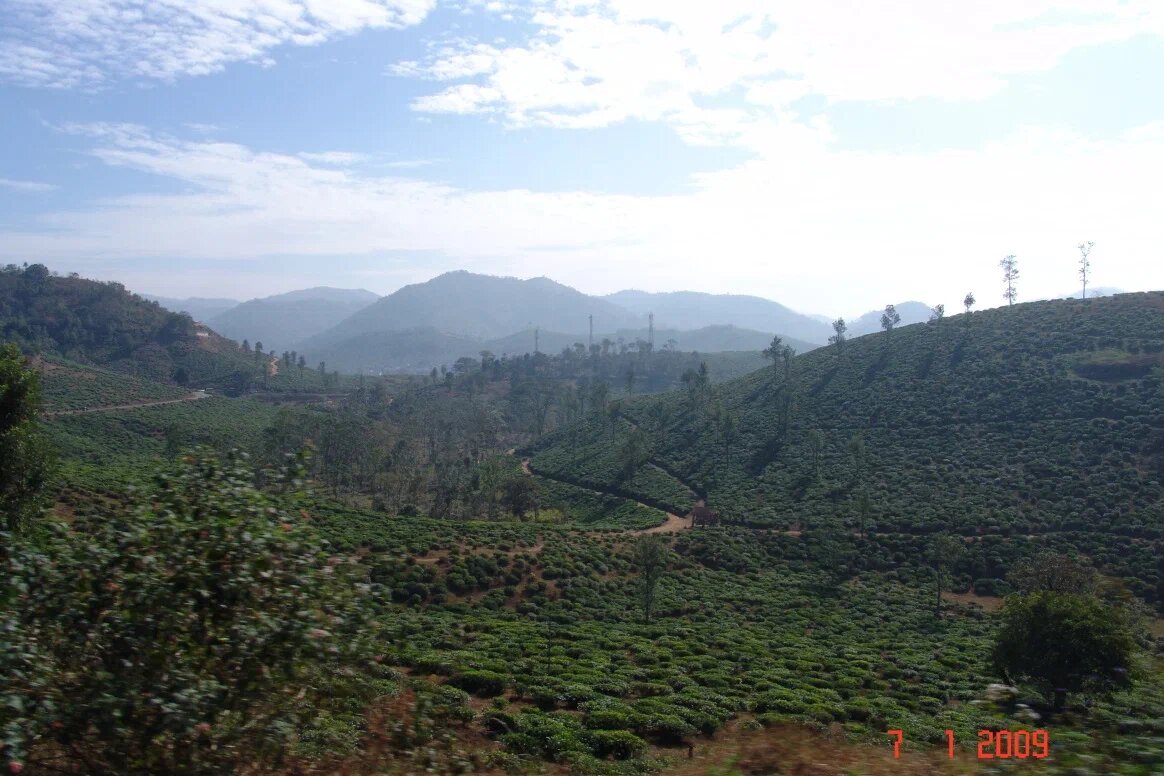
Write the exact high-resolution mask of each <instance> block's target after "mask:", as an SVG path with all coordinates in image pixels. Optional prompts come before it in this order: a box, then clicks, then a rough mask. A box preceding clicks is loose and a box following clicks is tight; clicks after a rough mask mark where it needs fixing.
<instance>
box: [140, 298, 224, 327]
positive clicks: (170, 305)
mask: <svg viewBox="0 0 1164 776" xmlns="http://www.w3.org/2000/svg"><path fill="white" fill-rule="evenodd" d="M138 296H140V297H141V298H143V299H148V300H149V301H151V302H157V303H158V304H160V305H161V306H162V307H164V308H166V309H167V310H169V311H170V312H172V313H187V314H189V316H190V317H191V318H193V319H194V320H196V321H207V320H210V319H211V318H213V317H215V316H216V315H221V314H222V313H224V312H226V311H227V310H230V309H233V308H235V307H238V306H239V305H240V304H242V302H240V301H239V300H237V299H217V298H203V297H198V296H192V297H190V298H188V299H174V298H172V297H165V296H154V295H153V294H138Z"/></svg>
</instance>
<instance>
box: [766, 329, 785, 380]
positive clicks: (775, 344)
mask: <svg viewBox="0 0 1164 776" xmlns="http://www.w3.org/2000/svg"><path fill="white" fill-rule="evenodd" d="M783 355H784V340H782V339H781V338H780V336H779V335H777V336H775V337H773V338H772V343H771V344H770V345H768V347H766V348H764V358H769V359H771V360H772V371H773V372H775V371H776V368H777V366H778V365H779V364H780V359H781V358H782V357H783Z"/></svg>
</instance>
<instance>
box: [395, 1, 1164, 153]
mask: <svg viewBox="0 0 1164 776" xmlns="http://www.w3.org/2000/svg"><path fill="white" fill-rule="evenodd" d="M476 5H477V6H478V7H481V4H480V3H478V4H476ZM488 7H489V6H488V5H485V6H484V8H485V9H486V10H488ZM526 16H527V17H528V18H527V21H528V22H529V23H530V24H531V25H532V26H533V28H534V32H533V34H532V35H531V36H530V37H529V38H528V39H527V40H525V41H523V42H518V43H512V44H509V45H504V46H496V45H493V44H483V43H480V42H477V41H474V40H462V41H460V42H459V43H457V44H455V45H451V46H444V47H441V48H439V49H436V50H435V51H434V53H433V54H432V55H431V56H430V57H429V58H428V59H427V60H426V61H424V62H408V63H404V64H403V65H402V66H400V67H399V68H398V72H400V73H406V74H411V75H424V76H427V77H429V78H433V79H436V80H441V81H446V80H457V81H469V82H468V83H457V84H453V85H451V86H448V87H445V88H443V89H441V90H438V91H436V92H434V93H432V94H429V95H425V96H423V97H421V98H419V99H417V100H416V101H415V102H414V103H413V107H414V109H415V110H418V111H422V112H432V113H492V114H497V115H500V116H503V117H504V118H505V119H506V120H507V122H508V123H510V124H511V125H513V126H526V125H530V124H538V125H548V126H556V127H592V126H604V125H607V124H612V123H616V122H620V121H626V120H646V121H657V120H663V121H668V122H670V123H672V124H673V125H675V126H677V127H678V128H679V129H680V130H681V131H683V132H685V133H686V135H687V136H689V137H691V138H692V139H694V140H696V141H702V142H707V140H708V135H707V133H706V132H703V131H701V130H700V129H699V127H700V126H702V125H703V124H705V123H706V120H707V118H708V116H707V114H703V115H702V116H701V120H699V121H696V127H695V129H694V130H693V131H689V130H688V127H687V119H688V118H689V117H691V116H692V115H693V113H695V112H698V109H699V108H700V107H701V106H702V105H704V104H705V103H704V102H703V101H705V100H708V99H722V98H729V99H730V98H732V97H734V96H735V95H736V93H737V92H738V91H740V90H743V91H744V93H745V96H746V99H745V101H743V102H742V103H740V104H739V106H738V110H739V111H741V112H745V113H747V114H748V115H749V116H750V118H749V120H750V121H753V122H756V121H760V122H763V121H767V120H769V118H770V115H769V114H770V113H771V112H773V111H775V112H779V111H782V110H783V109H784V108H785V107H786V106H787V105H788V104H790V103H791V102H793V101H795V100H796V99H798V98H800V97H802V96H805V95H807V94H817V95H822V96H824V97H826V98H828V99H829V100H833V101H837V100H863V101H868V100H878V101H885V100H908V99H915V98H921V97H936V98H941V99H946V100H974V99H979V98H983V97H987V96H989V95H991V94H993V93H994V92H996V91H998V90H999V89H1000V88H1001V87H1002V86H1003V85H1004V84H1005V83H1006V80H1007V79H1008V78H1009V77H1011V76H1013V75H1015V74H1019V73H1029V72H1037V71H1043V70H1047V69H1050V68H1052V67H1053V66H1055V64H1056V63H1058V62H1059V61H1060V60H1061V59H1062V57H1063V56H1064V55H1066V54H1067V53H1068V52H1070V51H1072V50H1074V49H1077V48H1080V47H1084V46H1093V45H1097V44H1101V43H1105V42H1111V41H1120V40H1125V39H1128V38H1131V37H1133V36H1135V35H1138V34H1155V35H1164V7H1162V6H1161V4H1160V3H1159V2H1158V1H1157V0H978V1H977V2H973V3H962V4H959V5H952V4H950V3H937V2H933V0H902V1H901V2H896V3H892V4H887V3H854V2H852V0H816V1H815V2H811V3H809V2H803V1H802V0H716V1H715V2H675V0H618V1H617V2H616V1H614V0H585V1H583V0H543V1H542V2H537V3H534V4H532V5H530V6H528V7H527V9H526ZM721 117H722V118H725V119H726V120H727V121H728V122H729V123H738V122H739V120H740V118H739V117H738V116H731V115H723V116H721ZM737 141H738V138H736V137H735V136H734V133H731V132H728V133H727V137H726V138H725V139H724V142H737Z"/></svg>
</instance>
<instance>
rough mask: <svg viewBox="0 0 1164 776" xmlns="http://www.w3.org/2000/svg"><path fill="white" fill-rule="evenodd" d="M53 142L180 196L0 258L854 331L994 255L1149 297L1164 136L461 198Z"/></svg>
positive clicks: (6, 243)
mask: <svg viewBox="0 0 1164 776" xmlns="http://www.w3.org/2000/svg"><path fill="white" fill-rule="evenodd" d="M70 129H71V131H73V132H81V131H87V132H88V133H90V134H91V135H92V136H93V138H94V142H95V143H96V146H95V148H94V149H93V152H92V153H93V154H94V155H95V156H96V157H97V158H99V159H101V160H103V161H104V162H105V163H106V164H109V165H114V166H118V167H127V168H132V169H135V170H139V171H145V172H149V173H152V174H155V175H160V176H164V177H166V178H169V179H171V180H173V181H174V182H176V183H178V184H181V185H180V187H179V188H180V189H181V190H182V193H175V194H140V195H134V196H125V197H115V198H109V199H106V200H103V201H100V202H99V203H97V204H96V206H95V207H92V208H90V209H87V210H77V211H61V212H55V213H51V214H48V215H43V216H40V217H38V218H37V219H36V220H35V221H33V222H30V223H29V224H28V226H26V227H25V228H24V229H23V230H22V231H19V232H18V231H8V232H0V260H29V258H30V257H35V258H36V259H37V260H42V261H46V262H48V263H50V265H51V264H52V263H53V262H63V261H70V262H75V261H83V260H90V261H101V260H108V259H110V258H118V259H130V258H143V257H166V260H167V262H172V263H174V264H172V265H171V266H178V264H177V263H179V262H181V261H183V260H187V259H235V260H237V259H262V258H263V257H270V256H283V255H295V256H319V257H321V260H322V259H323V258H326V260H327V261H328V262H329V265H328V266H329V267H331V268H332V269H333V270H334V271H336V272H339V271H341V270H342V260H339V259H337V258H336V257H343V256H352V257H360V261H359V263H360V265H361V267H366V265H367V257H368V256H375V255H385V256H388V255H396V252H402V253H414V254H417V255H424V256H428V257H431V258H430V259H424V260H420V259H417V260H415V261H413V262H412V263H411V264H410V266H411V267H415V268H416V269H415V270H414V271H415V273H416V274H417V275H421V276H423V275H426V274H435V273H436V272H438V271H443V270H446V269H453V268H457V267H468V268H477V269H480V270H482V271H488V272H493V273H504V274H516V275H523V276H533V275H542V274H545V275H549V276H551V277H554V278H556V279H559V280H561V281H563V282H567V283H571V284H574V285H577V286H578V287H580V288H582V289H583V290H587V291H591V292H607V291H613V290H616V289H617V288H620V287H628V286H635V287H641V288H648V289H655V290H674V289H679V288H701V289H706V290H711V291H724V292H726V291H735V292H741V291H743V292H748V293H757V294H761V295H764V296H768V297H771V298H774V299H778V300H781V301H784V302H785V303H788V304H791V305H792V306H794V307H797V308H799V309H808V310H813V311H820V312H823V313H828V314H837V313H840V314H844V315H851V314H853V313H855V312H859V311H864V310H867V309H871V308H873V307H878V306H881V305H883V304H884V303H886V302H889V301H901V300H903V299H908V298H920V299H921V300H922V301H927V302H930V303H936V302H945V303H946V304H947V305H949V306H954V305H956V303H957V302H958V301H959V300H960V299H961V297H962V295H963V294H965V292H966V291H969V290H973V291H974V292H975V293H976V294H977V296H978V298H979V299H980V300H981V304H988V303H989V302H990V301H991V300H992V299H994V298H995V297H996V294H995V293H994V290H996V289H997V288H998V287H999V283H998V278H997V277H995V276H996V275H997V262H998V259H999V258H1001V257H1002V256H1004V255H1006V254H1008V253H1015V254H1018V256H1019V259H1020V262H1021V266H1022V270H1023V276H1022V277H1023V282H1022V285H1021V287H1020V294H1021V296H1020V298H1023V299H1026V298H1035V297H1037V296H1047V295H1053V294H1058V293H1062V292H1064V291H1066V290H1070V289H1071V288H1073V287H1074V285H1075V283H1074V281H1075V274H1074V268H1075V265H1074V260H1075V248H1074V246H1075V245H1076V244H1077V243H1078V242H1079V241H1081V240H1084V239H1090V240H1095V241H1096V243H1097V245H1096V249H1095V253H1094V254H1093V257H1092V258H1093V265H1094V278H1093V282H1094V283H1096V284H1098V285H1112V286H1118V287H1123V288H1130V289H1137V288H1145V287H1156V288H1164V264H1161V263H1160V262H1159V261H1158V260H1157V259H1158V246H1159V245H1161V244H1164V222H1161V220H1160V218H1159V213H1160V212H1162V211H1164V196H1162V195H1161V193H1160V191H1159V189H1158V187H1156V183H1155V182H1156V181H1159V180H1161V179H1164V123H1161V124H1156V125H1152V126H1145V127H1141V128H1139V129H1137V130H1135V131H1133V132H1128V133H1126V134H1125V135H1123V136H1121V137H1119V138H1117V139H1114V140H1109V141H1102V142H1101V141H1095V140H1090V139H1087V138H1084V137H1080V136H1076V135H1073V134H1070V133H1062V132H1055V131H1049V130H1045V129H1039V128H1029V129H1026V130H1023V131H1022V132H1019V133H1016V134H1015V135H1013V136H1011V137H1009V138H1007V139H1006V141H1005V142H999V143H996V144H993V145H990V146H988V147H986V148H984V149H982V150H979V151H942V152H930V153H908V154H891V153H884V152H855V151H837V150H833V149H830V148H829V146H828V145H827V143H825V142H822V140H821V137H822V134H821V132H818V131H812V130H805V129H804V128H803V127H802V126H800V125H797V124H776V125H774V126H773V127H766V128H764V129H763V131H762V132H761V134H763V133H770V134H764V137H763V138H762V139H763V141H764V142H766V143H769V144H770V145H768V146H766V153H765V154H764V155H763V156H760V157H757V158H755V159H753V160H752V161H750V162H747V163H745V164H743V165H741V166H739V167H737V168H734V169H728V170H722V171H718V172H714V173H708V174H704V175H701V176H699V177H698V178H697V179H696V180H695V183H696V187H695V189H694V190H693V191H690V192H688V193H683V194H673V195H667V196H626V195H602V194H588V193H577V192H574V193H569V192H567V193H543V192H532V191H528V190H523V189H515V190H501V191H476V192H475V191H467V190H464V189H459V188H455V187H451V186H446V185H440V184H436V183H432V182H428V181H424V180H420V179H417V178H415V177H408V176H406V175H402V174H386V175H378V174H371V173H370V172H369V171H368V169H367V168H366V167H365V168H360V169H359V170H357V169H356V168H349V167H334V166H330V165H321V164H319V163H313V162H312V161H310V160H308V159H305V158H302V157H298V156H292V155H285V154H273V153H264V152H260V151H256V150H252V149H250V148H246V147H243V146H240V145H236V144H230V143H216V142H206V141H188V140H180V139H175V138H172V137H165V136H157V135H153V134H150V133H148V132H146V131H145V130H142V129H141V128H138V127H132V126H125V125H96V126H93V127H89V128H81V127H75V126H74V127H71V128H70ZM741 131H751V130H750V129H749V128H747V127H744V128H743V129H742V130H741ZM756 142H759V140H757V141H756ZM393 266H395V265H393ZM379 290H382V291H388V290H391V289H379ZM997 301H999V302H1000V301H1001V299H998V300H997Z"/></svg>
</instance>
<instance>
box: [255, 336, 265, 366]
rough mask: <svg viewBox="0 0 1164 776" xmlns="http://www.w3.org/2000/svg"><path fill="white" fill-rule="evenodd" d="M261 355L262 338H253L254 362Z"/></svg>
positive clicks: (257, 360)
mask: <svg viewBox="0 0 1164 776" xmlns="http://www.w3.org/2000/svg"><path fill="white" fill-rule="evenodd" d="M262 357H263V343H262V340H255V363H256V364H257V363H259V360H260V359H261V358H262Z"/></svg>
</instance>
